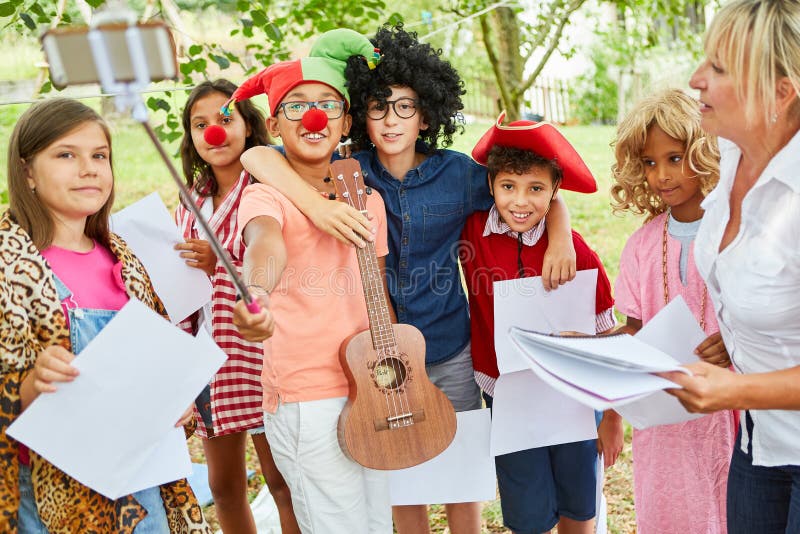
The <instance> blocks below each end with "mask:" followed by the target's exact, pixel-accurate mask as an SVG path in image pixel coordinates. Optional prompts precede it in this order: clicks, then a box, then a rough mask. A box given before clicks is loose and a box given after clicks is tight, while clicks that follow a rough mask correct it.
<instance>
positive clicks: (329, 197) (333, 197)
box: [328, 193, 336, 200]
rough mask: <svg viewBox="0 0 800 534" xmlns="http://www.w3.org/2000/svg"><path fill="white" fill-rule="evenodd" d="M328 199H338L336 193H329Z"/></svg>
mask: <svg viewBox="0 0 800 534" xmlns="http://www.w3.org/2000/svg"><path fill="white" fill-rule="evenodd" d="M328 200H336V193H328Z"/></svg>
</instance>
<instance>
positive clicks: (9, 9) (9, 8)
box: [0, 2, 17, 17]
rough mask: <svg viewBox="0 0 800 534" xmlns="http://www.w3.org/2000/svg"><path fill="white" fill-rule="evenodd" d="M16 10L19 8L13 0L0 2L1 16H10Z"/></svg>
mask: <svg viewBox="0 0 800 534" xmlns="http://www.w3.org/2000/svg"><path fill="white" fill-rule="evenodd" d="M16 11H17V9H16V8H15V7H14V4H12V3H11V2H3V3H2V4H0V17H10V16H11V15H13V14H14V13H15V12H16Z"/></svg>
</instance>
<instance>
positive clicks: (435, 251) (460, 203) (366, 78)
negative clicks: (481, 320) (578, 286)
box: [242, 25, 575, 534]
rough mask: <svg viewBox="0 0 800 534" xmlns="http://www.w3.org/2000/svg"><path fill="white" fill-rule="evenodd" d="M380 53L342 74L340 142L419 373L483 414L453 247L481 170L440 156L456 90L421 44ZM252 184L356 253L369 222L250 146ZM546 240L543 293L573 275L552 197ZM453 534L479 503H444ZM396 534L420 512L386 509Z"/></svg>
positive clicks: (410, 529)
mask: <svg viewBox="0 0 800 534" xmlns="http://www.w3.org/2000/svg"><path fill="white" fill-rule="evenodd" d="M372 43H373V45H374V46H375V47H377V48H378V49H380V51H381V54H382V59H381V62H380V63H379V64H378V65H377V67H375V68H374V69H370V67H369V65H367V64H366V63H364V62H363V61H359V60H358V58H353V59H351V60H350V61H349V63H348V67H347V71H346V75H347V79H348V88H349V90H350V91H351V93H352V101H351V103H350V104H351V108H350V109H351V114H352V117H353V127H352V129H351V132H350V135H351V136H352V138H353V140H354V141H355V143H356V147H357V148H359V149H362V151H361V152H356V153H355V154H354V157H355V158H356V159H358V161H359V163H360V164H361V167H362V169H363V170H364V176H365V179H366V183H367V185H368V186H371V187H372V188H373V189H374V190H376V191H378V192H379V193H380V194H381V195H382V196H383V198H384V199H385V202H386V211H387V214H388V230H389V254H388V256H387V258H386V266H387V272H388V273H389V276H388V277H387V283H388V286H389V293H390V295H391V303H392V306H393V307H394V309H395V311H396V313H397V317H398V320H399V321H400V322H401V323H409V324H412V325H413V326H415V327H417V328H418V329H419V330H420V331H421V332H422V333H423V335H424V336H425V341H426V349H427V353H426V358H425V359H426V371H427V373H428V376H429V378H430V379H431V381H432V382H433V383H434V384H435V385H436V386H437V387H439V388H440V389H441V390H442V391H443V392H444V393H445V395H447V397H448V398H449V399H450V401H451V403H452V404H453V407H454V408H455V410H456V411H467V410H473V409H478V408H480V407H481V399H480V390H479V389H478V385H477V384H476V383H475V378H474V374H473V369H472V357H471V353H470V333H469V328H470V323H469V312H468V308H467V301H466V298H465V295H464V293H463V291H462V290H461V287H462V286H461V279H460V275H459V267H458V257H457V256H458V255H457V249H458V243H459V238H460V234H461V230H462V228H463V226H464V222H465V221H466V220H467V218H468V217H469V216H470V214H472V213H473V212H475V211H478V210H487V209H489V207H490V206H491V204H492V202H491V197H490V196H489V188H488V185H487V182H486V168H485V167H483V166H482V165H479V164H477V163H475V162H474V161H472V159H471V158H469V157H468V156H466V155H465V154H461V153H459V152H455V151H452V150H446V149H443V148H440V147H441V145H444V146H447V145H449V144H450V143H451V142H452V140H453V135H454V134H455V133H457V132H458V130H459V124H458V118H459V113H460V110H461V109H462V108H463V103H462V102H461V95H462V94H463V93H464V91H463V82H462V81H461V78H460V76H459V75H458V72H456V70H455V69H454V68H453V67H452V65H450V64H449V63H448V62H447V61H445V60H444V59H443V58H442V57H441V51H437V50H436V49H434V48H433V47H431V46H430V45H429V44H425V43H420V42H419V41H418V40H417V38H416V34H414V33H409V32H406V31H405V30H404V29H403V28H402V26H401V25H398V26H396V27H384V28H381V29H380V30H379V31H378V32H377V34H376V35H375V37H374V38H373V39H372ZM242 162H243V163H244V165H245V168H246V169H248V171H250V173H251V174H252V175H253V177H254V178H256V179H257V180H259V181H262V182H264V183H268V184H270V185H271V186H273V187H275V188H276V189H278V190H279V191H281V192H282V193H283V194H285V195H286V196H287V197H288V198H289V199H291V200H292V202H293V203H295V204H296V205H297V207H298V209H300V210H301V211H302V212H303V213H304V214H305V215H306V216H308V217H309V218H310V219H311V220H312V221H313V222H314V224H315V225H316V226H317V227H318V228H320V229H322V230H323V231H325V232H328V233H330V234H331V235H333V236H334V237H337V238H339V239H343V240H350V241H353V242H354V243H355V244H357V245H363V241H362V237H361V236H364V237H365V238H366V239H371V234H370V231H369V228H370V227H371V226H373V224H371V223H370V221H368V220H366V219H365V218H364V217H363V216H361V215H360V214H358V213H357V212H355V211H354V210H347V209H345V207H344V205H343V204H342V203H334V202H328V203H326V202H324V201H323V200H322V199H321V198H320V196H319V195H318V194H315V193H314V191H313V190H311V189H310V188H308V187H304V186H303V185H304V184H303V183H302V181H301V180H300V178H299V177H298V174H297V173H296V172H294V171H293V170H292V169H291V168H290V167H288V165H287V164H286V160H285V159H284V158H283V157H282V156H281V155H280V153H279V152H277V151H276V150H273V149H270V148H267V147H256V148H254V149H251V150H249V151H247V152H246V153H245V154H244V156H243V157H242ZM548 223H549V226H548V234H549V235H550V237H551V240H550V249H548V251H547V255H546V260H545V262H544V265H543V269H542V273H540V274H542V275H544V283H545V286H546V287H548V288H550V287H557V286H558V285H559V283H563V282H566V281H568V280H571V279H572V278H573V277H574V276H575V261H574V250H573V248H572V237H571V234H570V231H569V214H568V212H567V210H566V205H565V204H564V202H563V201H562V200H561V199H560V198H559V197H558V196H556V198H555V199H554V201H553V209H552V210H551V213H550V214H549V215H548ZM445 509H446V512H447V517H448V524H449V527H450V529H451V532H453V533H454V534H464V533H478V532H480V528H481V516H480V512H481V505H480V503H449V504H446V505H445ZM394 519H395V525H396V527H397V531H398V532H400V533H401V534H407V533H409V534H420V533H424V532H429V530H430V526H429V520H428V513H427V507H426V506H425V505H412V506H398V507H395V509H394Z"/></svg>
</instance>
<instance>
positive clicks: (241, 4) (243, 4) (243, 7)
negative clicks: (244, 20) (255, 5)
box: [236, 0, 250, 13]
mask: <svg viewBox="0 0 800 534" xmlns="http://www.w3.org/2000/svg"><path fill="white" fill-rule="evenodd" d="M249 7H250V2H247V1H246V0H239V1H238V2H236V11H241V12H242V13H244V12H246V11H247V9H248V8H249Z"/></svg>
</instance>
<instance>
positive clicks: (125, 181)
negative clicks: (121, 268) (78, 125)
mask: <svg viewBox="0 0 800 534" xmlns="http://www.w3.org/2000/svg"><path fill="white" fill-rule="evenodd" d="M176 98H181V99H182V98H183V96H180V97H176ZM256 100H257V101H258V102H259V104H261V105H263V102H261V101H259V100H258V99H256ZM87 103H89V105H92V106H96V107H98V108H99V102H98V101H97V100H88V101H87ZM24 109H25V106H22V105H12V106H3V107H0V138H1V139H4V140H6V143H7V140H8V138H9V137H10V135H11V130H12V128H13V126H14V123H15V122H16V120H17V117H18V116H19V114H21V113H22V111H23V110H24ZM110 122H111V126H112V132H113V133H112V135H113V146H114V156H113V157H114V167H115V175H116V206H115V207H116V209H121V208H123V207H125V206H127V205H128V204H131V203H132V202H134V201H136V200H138V199H139V198H141V197H143V196H144V195H147V194H149V193H151V192H152V191H158V192H159V194H160V195H161V197H162V199H163V200H164V201H165V203H166V204H167V205H168V206H170V207H174V206H175V205H176V204H177V189H176V187H175V186H174V184H173V183H172V182H171V180H170V178H169V176H168V173H167V170H166V168H165V167H164V165H163V163H161V161H160V159H158V156H157V153H156V151H155V149H154V148H153V147H152V145H151V144H150V143H149V141H148V139H147V136H146V135H145V133H144V131H143V130H142V128H141V126H139V125H138V124H136V123H135V122H133V121H132V120H130V119H127V118H117V119H112V120H111V121H110ZM490 124H491V121H488V120H482V121H478V122H476V123H473V124H469V125H467V126H466V128H465V132H464V134H463V135H461V136H459V137H458V138H457V140H456V143H455V145H454V148H455V149H457V150H461V151H464V152H467V153H468V152H470V151H471V149H472V146H473V145H474V144H475V142H476V141H477V140H478V138H479V137H480V136H481V135H482V134H483V133H484V132H485V131H486V129H487V128H488V127H489V125H490ZM563 132H564V134H565V135H566V136H567V138H568V139H569V140H570V141H571V142H572V143H573V144H574V145H575V147H576V148H577V149H578V151H579V152H580V153H581V154H582V156H583V157H584V159H585V160H586V163H587V164H588V166H589V168H590V169H591V170H592V172H593V173H594V175H595V178H596V179H597V182H598V187H599V192H598V193H596V194H593V195H580V194H576V193H570V192H565V193H564V196H565V198H566V201H567V204H568V206H569V208H570V212H571V214H572V223H573V227H574V228H575V229H576V230H578V231H579V232H580V233H581V234H582V235H583V237H584V238H585V239H586V241H587V242H588V243H589V244H590V245H591V246H592V247H593V248H594V249H595V250H596V251H597V252H598V254H599V255H600V257H601V258H602V260H603V263H604V264H605V267H606V269H607V271H608V274H609V276H610V277H611V279H612V281H613V279H614V278H615V277H616V274H617V269H618V264H619V256H620V252H621V251H622V247H623V245H624V244H625V240H626V239H627V237H628V236H629V235H630V234H631V233H632V232H633V231H634V230H635V229H636V228H637V227H638V226H639V225H640V224H641V221H640V220H639V219H637V218H635V217H632V216H626V217H618V216H614V215H612V213H611V208H610V206H609V196H608V189H609V187H610V165H611V161H612V155H613V153H612V150H611V148H610V147H609V143H610V142H611V140H612V138H613V134H614V130H613V128H611V127H607V126H571V127H566V128H564V129H563ZM176 150H177V144H175V143H173V144H172V145H171V146H169V147H168V152H170V153H175V152H176ZM6 157H7V149H6V148H5V147H4V148H3V150H2V151H0V192H4V191H5V183H6ZM175 165H176V166H177V167H178V168H180V162H179V161H178V160H177V159H176V160H175ZM3 195H5V194H4V193H3ZM2 198H6V197H5V196H3V197H2ZM2 203H3V201H0V204H2ZM191 448H192V451H193V454H194V456H195V459H197V460H201V459H202V447H201V446H200V443H199V440H197V439H196V438H193V439H192V442H191ZM248 461H249V463H250V466H251V468H253V469H258V463H257V461H256V458H255V454H254V452H253V450H252V448H249V449H248ZM606 477H607V481H606V489H605V494H606V497H607V498H608V500H609V509H608V521H609V531H610V532H613V533H628V532H633V531H634V516H633V486H632V473H631V462H630V428H628V429H627V432H626V446H625V449H624V451H623V454H622V456H621V458H620V460H619V461H618V463H617V465H616V466H614V467H613V468H611V469H610V470H609V471H607V473H606ZM256 478H257V479H258V480H256V481H254V482H253V483H252V484H251V490H252V491H251V493H252V496H253V497H254V496H255V494H256V493H257V492H258V490H259V489H260V487H261V486H262V482H261V480H260V477H256ZM207 512H208V515H209V518H210V519H211V520H212V522H214V523H215V522H216V520H215V515H214V511H213V507H211V509H209V510H208V511H207ZM483 517H484V521H485V532H505V530H504V528H503V527H502V515H501V512H500V506H499V501H493V502H490V503H486V505H485V507H484V512H483ZM431 520H432V524H433V525H434V531H435V532H445V531H446V530H445V526H444V525H445V520H444V512H443V510H442V509H441V507H433V509H432V512H431Z"/></svg>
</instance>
